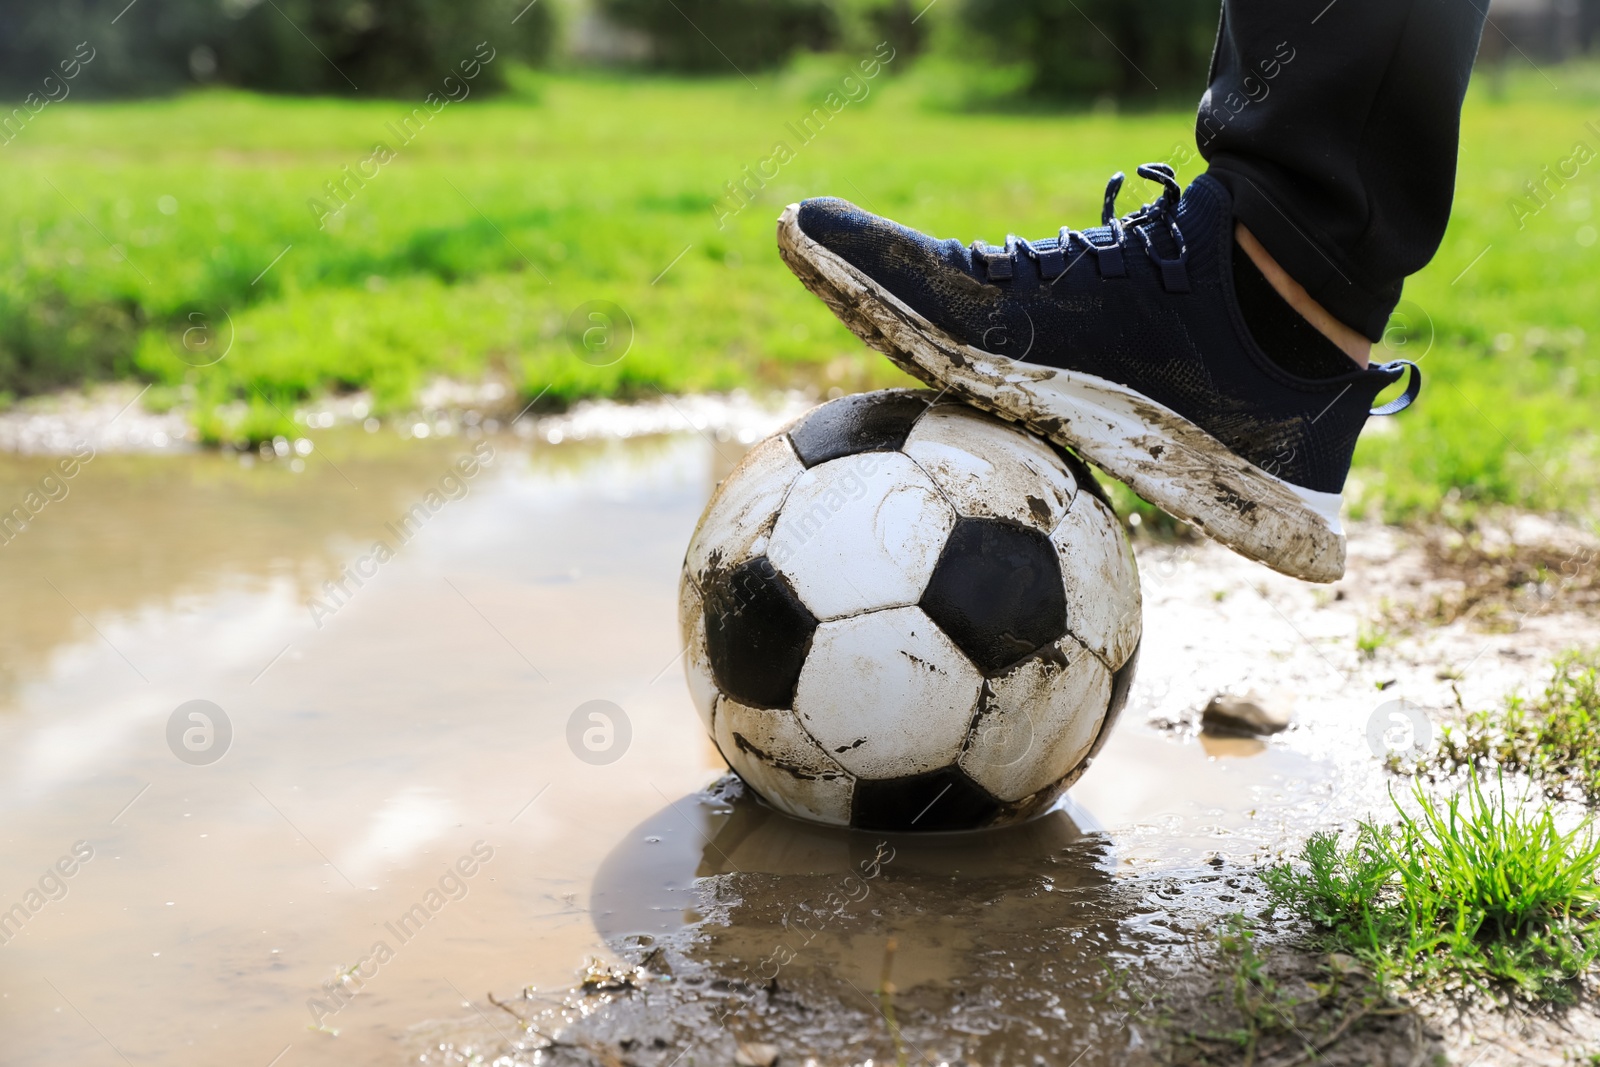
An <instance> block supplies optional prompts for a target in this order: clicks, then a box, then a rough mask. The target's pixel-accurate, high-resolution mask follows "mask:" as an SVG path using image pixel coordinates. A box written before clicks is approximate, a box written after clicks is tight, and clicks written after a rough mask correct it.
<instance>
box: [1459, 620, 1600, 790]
mask: <svg viewBox="0 0 1600 1067" xmlns="http://www.w3.org/2000/svg"><path fill="white" fill-rule="evenodd" d="M1435 759H1436V760H1437V762H1438V763H1439V764H1441V765H1443V766H1447V767H1449V766H1470V767H1482V766H1485V765H1488V764H1491V763H1492V764H1495V765H1498V766H1502V767H1507V768H1510V769H1512V770H1517V771H1522V772H1524V773H1526V774H1527V775H1528V776H1529V777H1531V778H1534V779H1536V780H1537V781H1539V782H1541V783H1542V784H1544V786H1545V787H1546V788H1547V789H1548V790H1549V791H1550V792H1551V793H1554V794H1556V795H1563V794H1566V793H1567V792H1569V791H1575V792H1577V793H1580V794H1581V795H1582V796H1583V797H1584V799H1586V800H1588V801H1589V802H1590V803H1594V802H1596V801H1600V649H1595V650H1590V651H1588V652H1580V651H1571V652H1567V653H1565V654H1564V655H1562V656H1561V657H1560V658H1559V659H1557V660H1556V662H1555V666H1554V668H1553V670H1552V673H1551V678H1550V683H1549V684H1548V685H1547V686H1545V690H1544V692H1543V693H1541V694H1540V695H1539V696H1537V697H1534V698H1532V699H1526V698H1524V697H1522V696H1513V697H1511V698H1510V699H1509V700H1507V701H1506V707H1505V711H1504V713H1503V714H1502V713H1497V712H1493V711H1474V712H1470V713H1468V715H1467V718H1466V721H1465V722H1464V723H1463V724H1462V725H1461V727H1460V728H1459V729H1457V728H1450V727H1447V728H1446V729H1445V730H1444V731H1442V736H1441V737H1440V741H1439V752H1438V755H1437V756H1436V757H1435Z"/></svg>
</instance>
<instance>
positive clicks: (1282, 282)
mask: <svg viewBox="0 0 1600 1067" xmlns="http://www.w3.org/2000/svg"><path fill="white" fill-rule="evenodd" d="M1233 238H1234V240H1235V241H1237V242H1239V247H1240V248H1242V249H1244V252H1245V255H1247V256H1249V257H1250V261H1251V262H1252V263H1254V264H1255V265H1256V269H1257V270H1259V271H1260V272H1261V273H1262V274H1264V275H1265V276H1266V279H1267V281H1269V282H1271V283H1272V288H1274V289H1276V290H1277V292H1278V295H1279V296H1281V297H1283V298H1284V299H1285V300H1287V301H1288V302H1289V306H1290V307H1292V308H1294V309H1295V310H1296V311H1298V312H1299V313H1300V315H1301V316H1302V317H1303V318H1304V319H1305V320H1306V321H1307V322H1309V323H1311V325H1313V326H1315V327H1316V328H1317V332H1318V333H1320V334H1322V336H1324V337H1326V338H1327V339H1328V340H1330V341H1332V342H1333V343H1334V344H1336V345H1338V346H1339V347H1340V349H1342V350H1343V351H1344V354H1345V355H1347V356H1349V357H1350V358H1351V359H1353V360H1355V361H1356V363H1358V364H1360V366H1361V368H1362V369H1363V370H1365V369H1366V367H1367V364H1368V363H1370V362H1371V360H1372V342H1371V341H1369V340H1367V339H1366V338H1365V337H1363V336H1362V335H1361V334H1359V333H1357V332H1356V331H1354V330H1352V329H1351V328H1350V327H1348V326H1346V325H1345V324H1344V323H1342V322H1340V321H1339V320H1338V319H1336V318H1334V317H1333V316H1332V315H1330V314H1329V313H1328V310H1327V309H1326V308H1324V307H1323V306H1322V305H1321V304H1319V303H1317V302H1316V301H1315V300H1313V299H1311V294H1310V293H1307V292H1306V291H1305V288H1304V287H1303V286H1302V285H1301V284H1300V283H1299V282H1297V281H1295V280H1294V279H1293V278H1291V277H1289V275H1288V273H1287V272H1285V271H1284V269H1283V268H1282V267H1280V266H1278V261H1277V260H1275V259H1273V258H1272V257H1271V256H1270V255H1268V254H1267V250H1266V249H1265V248H1263V247H1261V242H1260V241H1258V240H1256V237H1255V234H1253V233H1251V232H1250V231H1249V230H1247V229H1245V227H1244V223H1242V222H1237V223H1234V226H1233Z"/></svg>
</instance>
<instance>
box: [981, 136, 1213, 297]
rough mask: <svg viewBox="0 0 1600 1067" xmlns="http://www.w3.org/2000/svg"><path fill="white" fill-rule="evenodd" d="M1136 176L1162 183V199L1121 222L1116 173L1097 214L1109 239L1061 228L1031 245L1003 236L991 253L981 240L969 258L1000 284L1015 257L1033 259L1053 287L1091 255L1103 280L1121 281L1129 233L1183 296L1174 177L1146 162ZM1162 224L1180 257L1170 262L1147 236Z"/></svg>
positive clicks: (1185, 275) (1185, 276)
mask: <svg viewBox="0 0 1600 1067" xmlns="http://www.w3.org/2000/svg"><path fill="white" fill-rule="evenodd" d="M1135 173H1137V174H1138V175H1139V177H1141V178H1144V179H1147V180H1149V181H1153V182H1156V183H1158V184H1160V186H1161V195H1160V196H1159V197H1157V198H1156V199H1155V200H1154V201H1153V202H1151V203H1148V204H1144V205H1142V206H1141V207H1140V208H1139V210H1138V211H1135V212H1132V213H1131V214H1128V215H1124V216H1123V217H1122V218H1120V219H1119V218H1118V217H1117V194H1118V193H1119V192H1121V191H1122V184H1123V182H1124V181H1125V180H1126V175H1124V174H1123V173H1122V171H1120V170H1119V171H1117V172H1116V173H1115V174H1113V175H1112V176H1111V180H1110V181H1108V182H1106V195H1105V202H1104V205H1103V206H1102V208H1101V210H1100V224H1101V226H1102V227H1104V228H1105V229H1107V230H1109V231H1110V236H1109V240H1095V239H1093V238H1091V237H1090V236H1089V235H1088V234H1086V233H1083V232H1082V231H1080V230H1074V229H1072V228H1071V227H1068V226H1063V227H1061V230H1060V232H1059V233H1058V234H1057V235H1056V236H1055V237H1053V238H1045V239H1044V240H1041V241H1029V240H1028V239H1027V238H1024V237H1018V236H1017V235H1015V234H1007V235H1006V243H1005V247H1004V248H1003V249H993V248H991V247H989V246H987V245H985V244H984V243H983V242H982V241H974V242H972V255H973V258H974V259H976V260H978V261H980V262H982V263H983V265H984V268H985V270H986V271H987V272H988V275H989V280H990V281H1004V280H1006V279H1008V278H1010V277H1011V276H1012V273H1013V261H1014V258H1015V257H1016V255H1017V253H1018V252H1021V253H1024V254H1026V255H1029V256H1032V257H1033V259H1034V261H1035V262H1037V263H1038V264H1039V273H1040V275H1041V276H1042V277H1043V278H1044V280H1045V281H1047V282H1051V283H1053V282H1055V280H1056V279H1057V278H1060V277H1061V276H1062V275H1064V274H1066V272H1067V271H1068V270H1070V269H1071V268H1072V266H1073V265H1074V264H1076V263H1077V262H1078V261H1079V260H1080V259H1082V258H1083V257H1084V256H1085V255H1087V254H1089V253H1091V252H1092V253H1094V257H1095V261H1096V263H1098V265H1099V267H1100V275H1101V277H1105V278H1121V277H1125V276H1126V275H1127V273H1128V271H1127V265H1126V263H1124V261H1123V245H1124V244H1125V243H1127V241H1128V234H1130V233H1134V234H1137V235H1138V236H1139V239H1140V241H1141V243H1142V244H1143V245H1144V251H1145V254H1146V255H1147V256H1149V257H1150V260H1151V262H1153V263H1155V264H1156V266H1157V267H1159V268H1160V270H1161V284H1162V287H1163V288H1165V289H1166V290H1167V291H1168V292H1170V293H1187V292H1188V291H1189V272H1188V267H1187V262H1188V255H1189V246H1188V243H1187V242H1186V241H1185V240H1184V238H1183V231H1182V230H1181V229H1179V228H1178V220H1177V218H1176V215H1177V207H1178V201H1179V200H1180V199H1182V197H1183V189H1182V187H1180V186H1179V185H1178V176H1177V172H1176V171H1174V170H1173V169H1172V166H1171V165H1170V164H1167V163H1145V164H1142V165H1141V166H1140V167H1139V168H1138V170H1137V171H1135ZM1161 224H1165V225H1166V228H1167V232H1168V233H1169V234H1171V236H1172V241H1173V244H1174V245H1175V246H1176V248H1177V250H1178V254H1177V255H1176V256H1173V257H1171V258H1168V257H1166V256H1163V255H1162V254H1161V252H1160V250H1159V249H1157V248H1156V244H1155V241H1154V240H1153V239H1152V238H1151V236H1150V234H1151V231H1152V230H1153V229H1154V228H1155V227H1156V226H1158V225H1161ZM1074 253H1076V254H1074Z"/></svg>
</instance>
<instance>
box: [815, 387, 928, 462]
mask: <svg viewBox="0 0 1600 1067" xmlns="http://www.w3.org/2000/svg"><path fill="white" fill-rule="evenodd" d="M927 410H928V394H927V393H926V392H924V391H921V390H911V389H888V390H882V391H880V392H876V393H857V394H855V395H854V396H842V397H840V398H839V399H837V400H830V401H828V402H827V403H826V404H823V405H822V406H821V407H818V408H814V409H813V410H811V411H810V412H808V413H807V414H806V415H805V416H804V417H803V418H801V420H800V421H799V422H798V423H796V424H795V427H794V429H792V430H790V431H789V441H790V443H792V444H793V445H794V450H795V453H796V454H797V455H798V456H799V457H800V462H801V463H804V464H805V465H806V466H807V467H815V466H816V465H817V464H819V463H826V462H828V460H830V459H838V458H839V457H841V456H853V455H855V454H856V453H858V452H893V451H894V450H895V449H897V448H899V447H900V446H901V445H903V444H905V443H906V435H907V434H909V433H910V432H911V427H912V426H913V425H914V424H915V423H916V421H917V419H919V418H920V417H921V416H922V413H923V412H924V411H927Z"/></svg>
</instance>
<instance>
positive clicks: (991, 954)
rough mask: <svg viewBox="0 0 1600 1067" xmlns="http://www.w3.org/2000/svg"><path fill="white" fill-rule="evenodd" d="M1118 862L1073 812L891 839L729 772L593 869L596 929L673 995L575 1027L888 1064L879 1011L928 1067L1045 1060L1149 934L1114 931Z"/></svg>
mask: <svg viewBox="0 0 1600 1067" xmlns="http://www.w3.org/2000/svg"><path fill="white" fill-rule="evenodd" d="M1080 817H1081V816H1080ZM1113 870H1114V862H1113V857H1112V854H1111V849H1110V845H1109V841H1108V839H1107V838H1106V837H1105V835H1103V834H1098V833H1085V832H1084V831H1083V830H1082V829H1081V828H1080V826H1079V825H1078V822H1077V821H1076V820H1075V819H1074V813H1073V812H1071V811H1070V810H1056V811H1054V812H1052V813H1050V814H1047V815H1045V816H1042V817H1040V818H1038V819H1035V820H1033V821H1031V822H1028V823H1025V824H1022V825H1020V826H1013V827H1006V828H1002V829H998V830H989V831H981V832H975V833H965V834H922V835H905V834H890V835H885V834H875V833H868V832H860V831H850V830H841V829H836V828H831V827H822V826H814V825H811V824H808V823H801V822H797V821H795V820H793V819H791V818H789V817H788V816H785V815H783V814H781V813H779V812H776V811H773V810H772V809H770V808H768V807H766V806H765V805H764V804H761V803H760V802H759V801H756V800H755V799H753V798H751V797H750V796H749V795H748V794H747V793H746V792H745V791H744V790H743V789H742V788H741V787H740V786H739V784H738V782H737V780H735V779H726V780H724V781H723V782H722V783H720V784H719V785H718V786H716V787H713V788H712V789H710V790H708V791H706V792H705V793H701V794H697V795H691V796H688V797H684V798H682V799H680V800H677V801H674V802H672V803H669V804H668V805H667V806H665V807H662V808H661V809H660V810H658V811H657V812H656V813H655V814H653V815H652V816H651V817H650V818H649V819H646V820H645V821H644V822H642V823H640V824H639V825H638V826H636V827H635V828H634V829H633V830H632V831H630V832H629V833H628V834H627V835H626V836H625V837H624V838H623V839H622V840H621V841H620V842H619V843H618V845H617V847H616V848H615V849H614V850H613V851H612V852H611V853H610V855H608V856H607V857H606V860H605V862H604V863H603V864H602V865H601V867H600V869H599V871H598V873H597V875H596V878H595V883H594V889H593V892H592V895H591V915H592V916H593V919H594V922H595V925H596V927H597V928H598V929H599V931H600V933H601V935H602V936H603V937H604V938H605V939H606V941H607V943H608V944H610V945H611V946H612V947H613V948H614V949H615V950H616V951H617V952H618V953H619V954H620V955H622V956H623V957H624V958H629V959H632V960H635V961H639V960H642V961H645V962H646V964H647V966H648V967H655V968H657V969H665V970H670V972H671V973H672V974H673V975H674V976H675V980H674V982H673V986H674V987H675V988H674V990H673V991H672V992H669V993H666V994H659V993H655V994H652V996H653V997H654V1003H653V1004H652V1006H651V1008H650V1010H649V1011H648V1012H643V1013H641V1012H638V1011H637V1005H635V1004H633V1003H624V1002H621V1001H618V1002H616V1005H615V1007H611V1008H607V1009H603V1010H602V1011H601V1012H599V1013H597V1014H596V1015H595V1016H594V1017H592V1018H591V1019H589V1020H586V1022H585V1024H584V1026H583V1032H584V1033H586V1034H589V1035H593V1036H596V1037H602V1038H604V1039H606V1040H609V1041H612V1042H618V1043H622V1042H627V1041H629V1040H633V1041H634V1042H635V1043H637V1042H638V1040H639V1039H640V1037H641V1034H642V1033H643V1031H644V1029H648V1028H652V1027H653V1028H654V1032H656V1033H657V1035H658V1036H659V1034H660V1032H661V1028H662V1026H663V1025H664V1024H665V1025H666V1026H667V1027H668V1029H670V1030H671V1032H672V1035H673V1036H672V1040H673V1041H676V1042H681V1043H682V1044H681V1046H677V1047H675V1048H674V1050H673V1051H674V1052H675V1051H678V1050H679V1049H690V1048H695V1047H700V1048H702V1049H704V1050H705V1053H706V1054H707V1055H710V1056H712V1057H713V1058H715V1057H716V1056H717V1055H718V1054H719V1052H726V1053H729V1054H731V1053H732V1051H733V1048H732V1045H731V1042H732V1041H733V1040H734V1039H735V1038H737V1039H738V1040H740V1041H744V1042H747V1043H748V1042H773V1043H775V1044H777V1045H778V1046H779V1047H781V1048H786V1049H791V1050H793V1049H801V1050H804V1051H805V1052H806V1054H807V1055H816V1056H819V1057H820V1058H821V1059H822V1060H823V1061H824V1062H834V1061H835V1060H836V1059H841V1060H842V1059H849V1060H851V1061H852V1062H859V1061H861V1060H862V1059H865V1058H867V1057H869V1056H875V1057H877V1058H878V1059H880V1060H881V1059H885V1058H887V1059H888V1060H890V1061H893V1060H894V1059H895V1058H896V1057H897V1056H898V1055H899V1054H900V1052H902V1051H904V1050H903V1049H901V1050H898V1051H897V1049H896V1047H895V1036H894V1034H893V1033H891V1030H890V1028H889V1026H888V1023H887V1019H886V1017H885V1015H884V1012H885V1010H886V1009H892V1011H893V1013H894V1015H895V1018H896V1026H897V1028H898V1034H899V1039H900V1040H901V1041H902V1042H903V1043H906V1044H910V1045H914V1046H915V1047H916V1048H917V1050H918V1051H920V1052H921V1053H922V1054H924V1055H927V1056H929V1057H931V1060H930V1062H939V1061H941V1060H948V1061H952V1062H961V1061H964V1060H972V1061H978V1062H1007V1063H1010V1062H1029V1061H1031V1060H1032V1058H1033V1057H1034V1056H1036V1055H1044V1056H1046V1057H1047V1058H1049V1059H1052V1060H1053V1059H1054V1056H1055V1055H1056V1054H1059V1053H1060V1052H1061V1051H1062V1050H1065V1049H1067V1048H1071V1047H1072V1046H1073V1045H1074V1043H1083V1042H1086V1041H1087V1040H1088V1037H1089V1035H1090V1034H1091V1032H1092V1030H1093V1028H1094V1027H1095V1026H1096V1025H1098V1024H1097V1023H1096V1022H1095V1021H1094V1020H1095V1019H1096V1017H1097V1016H1104V1015H1105V1014H1106V1013H1105V1011H1104V1010H1103V1009H1104V1007H1105V996H1106V994H1107V990H1108V988H1109V987H1108V986H1107V984H1106V981H1105V979H1106V974H1107V970H1106V969H1107V967H1108V965H1111V964H1112V963H1114V961H1116V960H1117V959H1118V958H1119V956H1123V957H1131V956H1135V955H1139V954H1141V953H1142V952H1143V951H1144V949H1145V947H1147V943H1149V942H1150V941H1151V939H1150V938H1148V937H1146V936H1144V935H1142V934H1140V933H1139V932H1138V931H1137V930H1134V929H1132V928H1131V927H1127V926H1125V925H1124V923H1123V920H1124V919H1126V918H1127V917H1128V916H1129V915H1131V914H1132V913H1133V912H1135V911H1137V910H1138V909H1139V907H1140V904H1139V900H1140V897H1141V894H1140V891H1139V890H1138V889H1137V888H1135V887H1133V886H1131V885H1128V884H1126V883H1119V881H1118V880H1117V879H1116V878H1114V876H1113ZM891 946H892V947H891ZM886 981H887V983H888V984H890V985H892V986H893V989H894V993H893V996H892V998H891V1000H890V1001H884V1000H883V997H882V993H881V990H882V989H883V987H884V986H885V982H886ZM678 997H681V998H683V999H682V1002H681V1003H679V1002H678V1001H677V1000H676V999H675V998H678ZM707 1003H712V1004H715V1005H716V1006H715V1007H714V1008H712V1009H710V1010H709V1013H708V1010H707V1008H706V1004H707ZM674 1005H677V1006H676V1007H674ZM963 1019H966V1020H969V1021H970V1022H971V1023H972V1026H968V1025H965V1024H964V1023H963V1022H962V1020H963ZM674 1024H675V1025H674ZM725 1045H726V1046H728V1047H727V1048H723V1047H722V1046H725ZM624 1047H627V1046H624ZM1076 1051H1078V1050H1076V1049H1074V1053H1075V1052H1076ZM663 1054H664V1055H666V1053H663ZM666 1058H668V1059H670V1058H671V1056H670V1055H667V1056H666ZM912 1058H916V1054H915V1053H913V1054H912ZM1067 1058H1068V1059H1070V1058H1071V1055H1068V1057H1067ZM1084 1062H1086V1063H1087V1062H1097V1061H1096V1060H1095V1058H1094V1056H1092V1055H1091V1056H1090V1057H1089V1058H1087V1059H1086V1060H1085V1061H1084Z"/></svg>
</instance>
